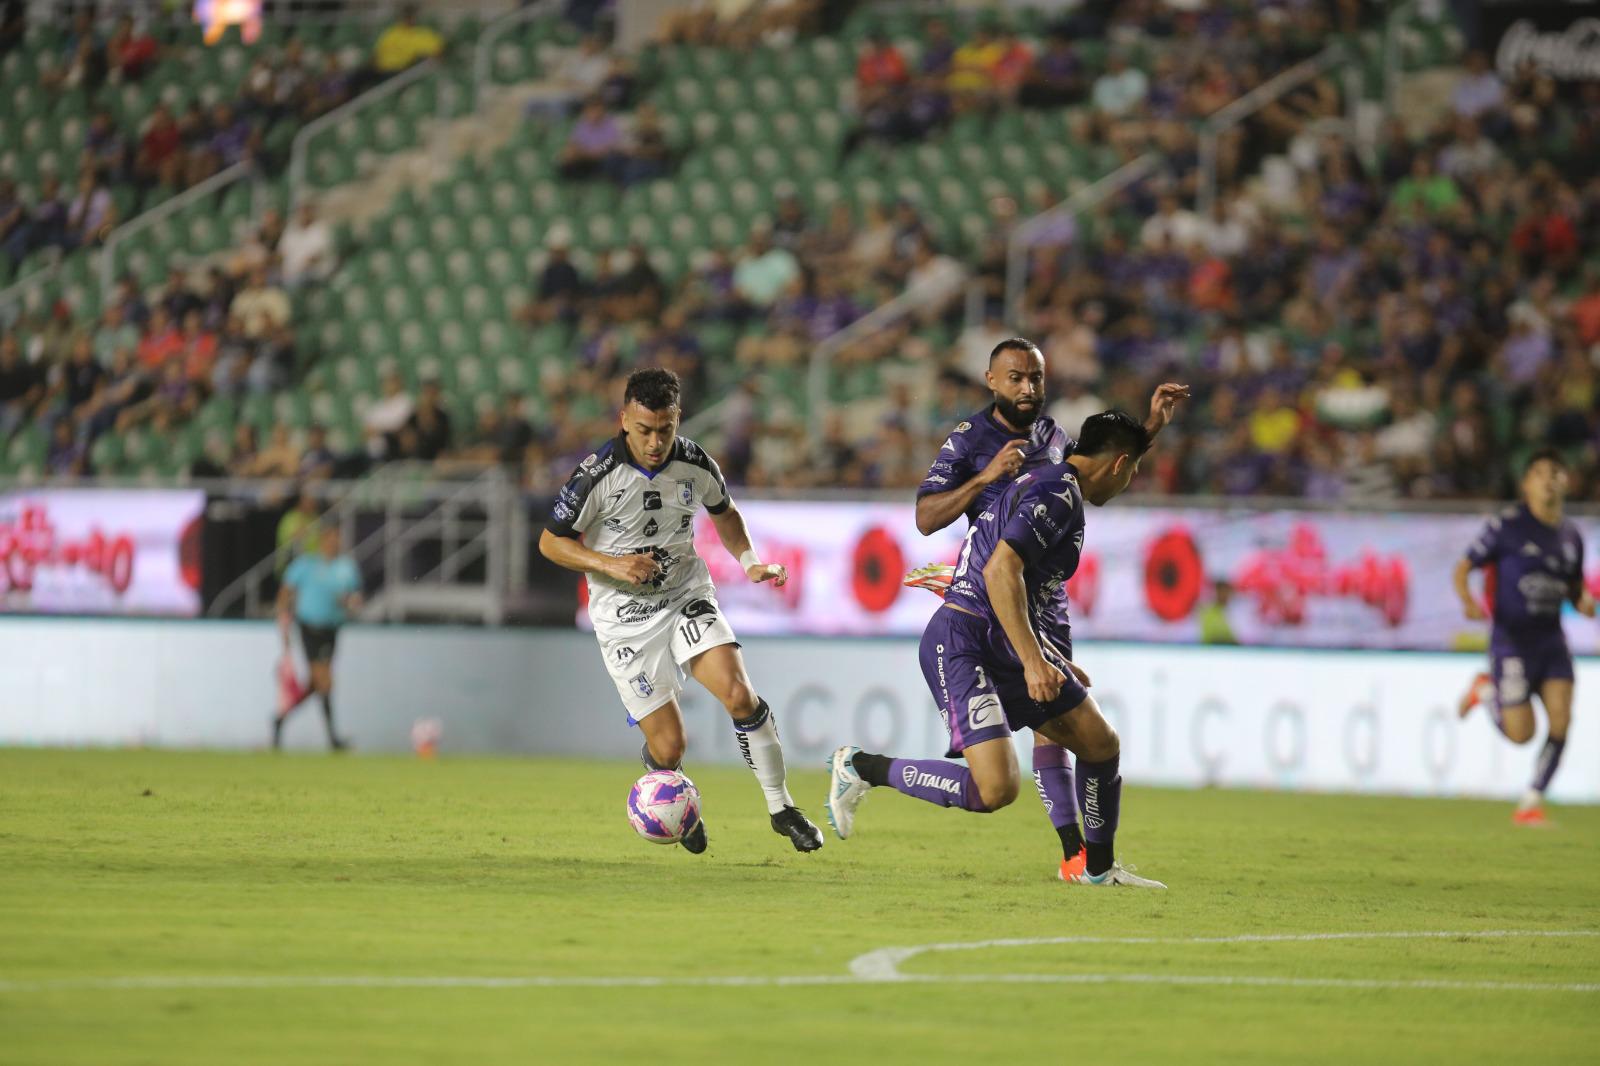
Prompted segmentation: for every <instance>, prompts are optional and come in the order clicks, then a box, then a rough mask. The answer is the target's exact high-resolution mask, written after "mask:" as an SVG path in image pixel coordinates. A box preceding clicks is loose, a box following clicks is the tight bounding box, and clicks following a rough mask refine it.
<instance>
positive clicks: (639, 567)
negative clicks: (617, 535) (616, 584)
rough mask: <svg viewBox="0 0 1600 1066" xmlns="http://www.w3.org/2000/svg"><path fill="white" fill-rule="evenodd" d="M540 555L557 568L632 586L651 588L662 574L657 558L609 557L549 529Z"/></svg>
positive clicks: (642, 556)
mask: <svg viewBox="0 0 1600 1066" xmlns="http://www.w3.org/2000/svg"><path fill="white" fill-rule="evenodd" d="M539 554H540V555H543V556H544V557H545V558H546V559H549V560H550V561H551V562H552V563H555V564H556V565H557V566H562V567H566V568H567V569H568V570H576V571H578V573H580V574H604V575H605V576H607V577H609V578H614V579H616V580H617V581H626V582H627V583H628V584H630V585H647V584H649V583H650V581H651V580H653V579H654V578H655V577H656V575H657V574H659V573H660V572H661V564H660V563H658V562H656V559H655V557H654V556H653V555H649V554H641V555H620V556H619V555H606V554H604V553H602V552H597V551H595V550H594V549H593V548H590V547H588V546H586V545H585V544H584V543H583V541H581V540H579V539H578V538H577V537H562V536H557V535H556V534H554V533H552V532H550V531H549V530H548V529H547V530H544V531H543V532H542V533H540V534H539Z"/></svg>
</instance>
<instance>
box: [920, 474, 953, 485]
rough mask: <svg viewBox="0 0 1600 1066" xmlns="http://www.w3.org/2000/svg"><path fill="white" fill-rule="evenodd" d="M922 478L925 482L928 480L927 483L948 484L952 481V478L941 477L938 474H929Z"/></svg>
mask: <svg viewBox="0 0 1600 1066" xmlns="http://www.w3.org/2000/svg"><path fill="white" fill-rule="evenodd" d="M922 480H923V481H924V482H926V483H927V484H929V485H947V484H949V483H950V479H949V478H947V477H940V476H939V475H938V474H929V475H928V476H927V477H925V478H923V479H922Z"/></svg>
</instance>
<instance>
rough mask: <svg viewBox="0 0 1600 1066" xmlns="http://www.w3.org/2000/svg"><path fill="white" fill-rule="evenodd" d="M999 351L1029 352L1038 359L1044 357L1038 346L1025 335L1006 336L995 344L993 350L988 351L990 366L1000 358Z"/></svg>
mask: <svg viewBox="0 0 1600 1066" xmlns="http://www.w3.org/2000/svg"><path fill="white" fill-rule="evenodd" d="M1001 352H1031V353H1032V354H1034V355H1037V356H1038V357H1039V358H1040V359H1043V358H1044V353H1043V352H1041V351H1040V350H1039V346H1038V345H1037V344H1035V343H1033V342H1032V341H1030V340H1029V339H1028V338H1026V337H1007V338H1006V339H1005V340H1003V341H1001V342H1000V343H999V344H997V345H995V346H994V350H993V351H991V352H990V353H989V365H990V366H994V361H995V360H996V359H998V358H1000V353H1001Z"/></svg>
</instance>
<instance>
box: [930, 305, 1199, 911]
mask: <svg viewBox="0 0 1600 1066" xmlns="http://www.w3.org/2000/svg"><path fill="white" fill-rule="evenodd" d="M984 380H985V381H986V382H987V384H988V386H989V390H990V392H991V393H992V394H993V396H994V402H993V403H991V404H990V405H989V406H988V407H986V408H984V409H983V410H981V411H978V412H976V413H974V414H972V415H971V416H969V417H968V418H966V419H964V420H963V421H962V422H961V423H960V424H958V425H957V426H956V427H955V429H953V430H952V431H951V433H950V436H949V438H948V439H946V440H945V442H944V444H943V445H942V446H941V447H940V449H939V454H938V455H937V456H935V457H934V460H933V465H932V466H930V467H929V468H928V476H927V477H926V478H924V479H923V481H922V484H921V485H920V486H919V487H918V488H917V529H918V531H919V532H921V533H922V535H923V536H929V535H931V534H933V533H935V532H937V531H939V530H941V529H943V528H945V527H946V526H948V525H950V524H951V523H952V522H955V521H956V520H957V519H959V518H961V517H963V516H965V517H966V519H967V522H968V524H969V526H970V525H971V523H973V522H976V521H977V518H978V516H979V515H980V514H982V513H983V511H984V509H985V508H986V507H988V506H989V505H990V504H992V503H993V502H994V501H995V500H996V499H997V498H998V497H999V496H1000V494H1001V493H1002V492H1003V491H1005V488H1006V486H1008V485H1010V484H1011V482H1012V481H1013V480H1015V479H1016V478H1017V477H1018V476H1020V475H1022V474H1025V473H1027V472H1029V471H1032V470H1037V469H1039V468H1040V467H1042V466H1045V465H1047V464H1051V463H1060V462H1062V461H1063V460H1064V459H1065V458H1066V457H1067V456H1068V455H1071V454H1072V450H1073V448H1074V447H1076V444H1077V442H1076V441H1075V440H1073V438H1072V437H1071V436H1069V435H1068V433H1067V431H1066V430H1065V429H1064V428H1062V427H1061V426H1058V425H1057V424H1056V422H1055V420H1054V419H1052V418H1051V417H1050V416H1049V415H1046V414H1044V413H1043V412H1044V404H1045V372H1044V355H1043V354H1042V353H1041V352H1040V351H1039V348H1038V346H1037V345H1035V344H1034V343H1033V342H1032V341H1030V340H1027V339H1025V338H1023V337H1012V338H1011V339H1009V340H1004V341H1001V342H1000V343H999V344H997V345H995V347H994V350H993V351H991V352H990V353H989V370H988V372H987V373H986V374H985V376H984ZM1188 393H1189V389H1188V387H1187V386H1185V385H1176V384H1172V383H1168V384H1165V385H1162V386H1161V387H1160V388H1158V389H1156V391H1155V394H1154V395H1152V396H1151V397H1150V415H1149V417H1148V418H1146V419H1145V422H1144V428H1145V431H1146V432H1147V433H1149V435H1150V436H1151V437H1152V438H1154V437H1155V435H1156V434H1158V433H1160V432H1161V431H1162V429H1164V428H1166V425H1167V423H1168V422H1170V421H1171V420H1172V412H1173V408H1174V407H1175V406H1176V405H1177V403H1178V401H1179V400H1181V399H1183V398H1184V397H1185V396H1187V395H1188ZM954 569H955V568H954V567H952V566H948V565H942V564H933V565H929V566H923V567H919V568H918V569H916V570H913V571H911V573H909V574H907V575H906V577H905V584H907V585H909V586H911V587H913V588H925V589H928V590H930V591H932V592H937V593H939V594H940V595H943V594H944V593H945V591H946V590H947V589H948V588H949V587H950V577H951V573H952V571H953V570H954ZM1052 614H1053V615H1054V617H1053V619H1052V627H1053V632H1054V633H1055V640H1056V642H1057V643H1058V644H1060V645H1061V646H1062V647H1067V648H1070V647H1071V646H1072V637H1071V632H1070V627H1069V626H1068V625H1067V611H1066V592H1065V590H1063V591H1062V594H1061V599H1060V603H1059V606H1058V608H1057V609H1056V610H1055V611H1053V612H1052ZM1033 743H1034V747H1033V785H1034V789H1035V790H1036V791H1037V792H1038V793H1039V801H1040V802H1041V803H1042V804H1043V805H1044V810H1045V814H1046V815H1047V816H1048V817H1049V819H1050V824H1051V826H1052V827H1053V828H1054V829H1055V831H1056V835H1057V836H1058V837H1059V838H1060V840H1061V866H1060V869H1059V870H1058V871H1057V876H1058V877H1060V878H1061V879H1062V880H1063V881H1070V880H1072V879H1073V878H1074V877H1075V876H1076V875H1078V874H1080V873H1082V872H1083V870H1084V864H1085V862H1086V860H1087V852H1086V851H1085V849H1084V846H1083V833H1082V831H1081V830H1080V829H1079V827H1078V804H1077V799H1076V792H1075V789H1074V785H1073V777H1072V762H1071V760H1069V759H1068V758H1067V752H1066V749H1064V748H1062V747H1061V745H1059V744H1056V743H1053V742H1052V741H1050V740H1049V739H1047V738H1046V737H1044V736H1042V735H1040V734H1038V733H1035V734H1034V738H1033Z"/></svg>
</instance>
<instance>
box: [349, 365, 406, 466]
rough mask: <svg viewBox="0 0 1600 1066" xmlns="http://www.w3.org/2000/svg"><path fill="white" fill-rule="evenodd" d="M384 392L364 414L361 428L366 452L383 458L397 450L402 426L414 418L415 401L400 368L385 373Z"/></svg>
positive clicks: (382, 387)
mask: <svg viewBox="0 0 1600 1066" xmlns="http://www.w3.org/2000/svg"><path fill="white" fill-rule="evenodd" d="M380 387H381V389H382V393H383V394H382V395H381V396H380V397H379V398H378V399H377V401H376V402H374V403H373V404H371V405H370V406H369V407H368V408H367V410H366V413H365V414H363V415H362V416H361V428H362V430H363V431H364V432H365V434H366V444H367V454H368V455H369V456H371V457H372V458H374V459H383V458H385V457H386V456H389V455H391V454H393V453H394V450H395V443H396V438H397V436H398V435H399V433H400V430H401V429H402V428H403V427H404V426H405V425H406V424H407V423H408V422H410V421H411V412H412V411H414V410H415V409H416V403H415V402H414V401H413V400H412V398H411V396H410V395H409V394H408V393H407V392H406V391H405V381H404V380H403V379H402V378H401V377H400V374H399V372H397V371H394V370H390V371H389V372H387V373H386V374H384V375H383V382H382V385H381V386H380Z"/></svg>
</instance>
